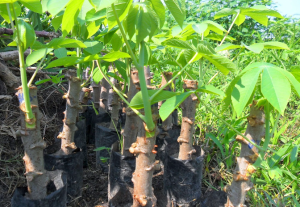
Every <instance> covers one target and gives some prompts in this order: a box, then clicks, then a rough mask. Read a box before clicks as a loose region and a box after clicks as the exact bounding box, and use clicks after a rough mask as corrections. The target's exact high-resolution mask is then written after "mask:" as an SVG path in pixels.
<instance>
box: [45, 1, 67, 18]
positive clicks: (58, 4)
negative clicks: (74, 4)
mask: <svg viewBox="0 0 300 207" xmlns="http://www.w3.org/2000/svg"><path fill="white" fill-rule="evenodd" d="M69 1H70V0H48V3H47V8H48V12H49V13H50V14H52V16H53V17H54V16H56V15H57V14H58V13H59V12H60V11H61V10H63V9H64V8H65V6H66V5H67V4H68V2H69Z"/></svg>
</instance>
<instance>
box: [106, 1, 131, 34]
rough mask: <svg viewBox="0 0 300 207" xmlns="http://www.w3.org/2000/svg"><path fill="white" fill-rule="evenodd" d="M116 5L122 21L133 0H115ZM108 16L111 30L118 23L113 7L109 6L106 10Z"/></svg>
mask: <svg viewBox="0 0 300 207" xmlns="http://www.w3.org/2000/svg"><path fill="white" fill-rule="evenodd" d="M102 1H103V0H102ZM113 3H114V7H115V10H116V13H117V16H118V18H119V20H120V22H121V21H123V20H124V18H125V17H126V15H127V13H128V10H129V8H130V6H131V4H132V0H116V1H114V2H113ZM106 18H107V23H108V29H109V30H111V29H112V28H113V27H114V26H116V25H117V19H116V17H115V14H114V11H113V9H112V6H111V7H108V8H107V10H106Z"/></svg>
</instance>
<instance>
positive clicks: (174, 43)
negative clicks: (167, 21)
mask: <svg viewBox="0 0 300 207" xmlns="http://www.w3.org/2000/svg"><path fill="white" fill-rule="evenodd" d="M162 45H166V46H170V47H176V48H180V49H190V50H195V48H193V46H192V45H191V44H189V43H187V42H185V41H182V40H179V39H176V38H171V39H168V40H166V41H163V42H162Z"/></svg>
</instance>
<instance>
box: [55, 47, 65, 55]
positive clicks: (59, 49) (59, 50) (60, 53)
mask: <svg viewBox="0 0 300 207" xmlns="http://www.w3.org/2000/svg"><path fill="white" fill-rule="evenodd" d="M54 55H55V57H57V58H63V57H67V55H68V51H67V49H66V48H63V47H62V48H58V49H56V50H54Z"/></svg>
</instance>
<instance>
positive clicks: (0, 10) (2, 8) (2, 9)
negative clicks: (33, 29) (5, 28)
mask: <svg viewBox="0 0 300 207" xmlns="http://www.w3.org/2000/svg"><path fill="white" fill-rule="evenodd" d="M4 1H5V0H4ZM6 1H7V0H6ZM8 1H10V0H8ZM2 3H3V2H2V0H1V1H0V15H1V16H2V17H3V18H4V19H5V21H7V23H10V19H9V15H8V12H7V7H6V4H4V3H3V4H2ZM10 3H12V2H10ZM13 8H14V10H15V12H16V16H19V15H20V14H21V7H20V5H19V3H18V2H14V3H13ZM9 10H10V13H11V14H13V12H14V11H13V9H12V8H11V6H10V7H9ZM11 18H12V20H15V18H14V15H12V17H11Z"/></svg>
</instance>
